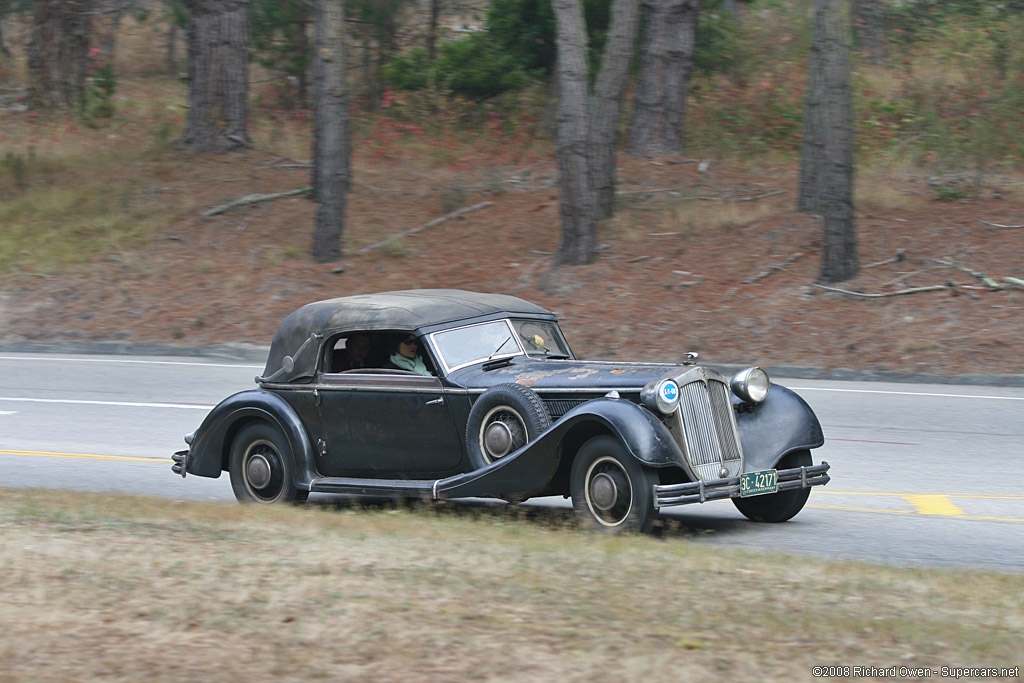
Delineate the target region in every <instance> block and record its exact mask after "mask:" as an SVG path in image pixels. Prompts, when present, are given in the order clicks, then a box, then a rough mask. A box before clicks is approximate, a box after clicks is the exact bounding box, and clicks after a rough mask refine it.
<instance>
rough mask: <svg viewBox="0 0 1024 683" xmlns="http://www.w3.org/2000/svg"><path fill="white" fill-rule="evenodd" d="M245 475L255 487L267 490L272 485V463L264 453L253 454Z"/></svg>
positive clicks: (246, 466) (247, 464)
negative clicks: (268, 485)
mask: <svg viewBox="0 0 1024 683" xmlns="http://www.w3.org/2000/svg"><path fill="white" fill-rule="evenodd" d="M245 475H246V478H247V479H248V480H249V483H250V484H252V485H253V486H254V487H256V488H258V489H262V488H265V487H266V486H267V484H269V483H270V475H271V470H270V461H269V460H267V457H266V456H265V455H263V454H262V453H253V454H252V456H250V458H249V462H248V463H246V465H245Z"/></svg>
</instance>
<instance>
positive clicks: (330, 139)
mask: <svg viewBox="0 0 1024 683" xmlns="http://www.w3.org/2000/svg"><path fill="white" fill-rule="evenodd" d="M315 12H316V17H315V26H316V38H315V40H316V49H315V50H314V58H313V97H314V100H315V112H314V135H315V139H314V143H313V197H314V199H315V200H316V202H317V209H316V229H315V230H314V231H313V248H312V256H313V258H314V259H315V260H316V261H319V262H321V263H323V262H325V261H333V260H335V259H337V258H338V257H339V256H341V235H342V232H343V231H344V228H345V195H346V194H347V193H348V185H349V130H348V102H347V99H348V98H347V93H346V90H345V42H344V37H343V33H342V31H343V30H344V20H345V6H344V1H343V0H316V6H315Z"/></svg>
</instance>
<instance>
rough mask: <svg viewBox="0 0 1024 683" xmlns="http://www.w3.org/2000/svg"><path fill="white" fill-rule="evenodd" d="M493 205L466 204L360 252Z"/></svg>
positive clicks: (487, 203) (361, 250)
mask: <svg viewBox="0 0 1024 683" xmlns="http://www.w3.org/2000/svg"><path fill="white" fill-rule="evenodd" d="M493 205H494V202H480V203H479V204H474V205H473V206H464V207H462V208H461V209H456V210H455V211H452V212H451V213H446V214H445V215H443V216H439V217H437V218H435V219H434V220H432V221H427V222H426V223H424V224H423V225H417V226H416V227H415V228H409V229H408V230H406V231H405V232H400V233H398V234H397V235H392V236H391V237H388V238H387V239H383V240H381V241H380V242H374V243H373V244H371V245H369V246H365V247H363V248H362V249H360V250H359V252H358V253H360V254H365V253H367V252H369V251H373V250H374V249H379V248H380V247H383V246H385V245H387V244H391V243H392V242H394V241H396V240H400V239H402V238H403V237H407V236H409V235H415V234H416V233H418V232H420V231H422V230H426V229H427V228H432V227H434V226H435V225H439V224H441V223H444V222H445V221H446V220H449V219H451V218H455V217H456V216H461V215H463V214H467V213H470V212H472V211H479V210H480V209H486V208H487V207H488V206H493Z"/></svg>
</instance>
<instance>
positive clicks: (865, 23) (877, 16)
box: [854, 0, 885, 64]
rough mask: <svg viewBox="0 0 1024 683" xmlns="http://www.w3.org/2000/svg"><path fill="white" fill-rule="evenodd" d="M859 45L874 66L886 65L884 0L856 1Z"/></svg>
mask: <svg viewBox="0 0 1024 683" xmlns="http://www.w3.org/2000/svg"><path fill="white" fill-rule="evenodd" d="M854 3H855V7H856V9H855V12H856V17H855V21H854V25H855V26H856V29H857V45H858V47H859V48H860V49H861V50H863V51H864V52H865V53H866V54H867V58H868V61H870V62H871V63H872V64H884V63H885V27H884V24H883V21H884V18H885V4H884V3H883V0H854Z"/></svg>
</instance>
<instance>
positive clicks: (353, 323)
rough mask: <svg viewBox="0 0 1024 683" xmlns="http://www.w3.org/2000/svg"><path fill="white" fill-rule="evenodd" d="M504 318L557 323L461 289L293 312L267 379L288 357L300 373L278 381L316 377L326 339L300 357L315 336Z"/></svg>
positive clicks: (530, 307)
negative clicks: (510, 316)
mask: <svg viewBox="0 0 1024 683" xmlns="http://www.w3.org/2000/svg"><path fill="white" fill-rule="evenodd" d="M503 313H504V314H511V315H528V316H531V317H534V316H542V317H545V318H554V315H553V314H552V313H551V311H549V310H547V309H546V308H542V307H540V306H537V305H536V304H531V303H530V302H529V301H524V300H523V299H520V298H518V297H514V296H507V295H505V294H481V293H478V292H466V291H463V290H460V289H409V290H404V291H398V292H381V293H379V294H359V295H356V296H346V297H340V298H337V299H327V300H325V301H316V302H314V303H311V304H306V305H305V306H303V307H302V308H299V309H298V310H296V311H295V312H293V313H291V314H290V315H289V316H288V317H287V318H285V319H284V322H282V323H281V327H280V328H279V329H278V330H277V334H275V335H274V341H273V342H272V343H271V346H270V355H269V356H268V357H267V367H266V369H265V370H264V371H263V377H264V378H265V379H267V380H269V379H270V377H271V376H272V375H273V374H274V373H278V371H279V370H282V362H283V360H284V357H285V356H292V357H293V359H294V368H293V369H291V370H287V369H285V371H284V372H282V373H280V374H278V375H277V376H275V377H274V378H273V381H276V382H287V381H289V380H292V379H296V378H299V377H310V376H312V375H313V373H314V372H315V370H316V359H317V352H318V351H319V349H320V344H321V343H322V341H323V340H317V341H315V342H310V343H309V344H307V346H306V348H304V349H303V350H302V352H301V353H298V351H299V348H300V347H301V346H302V344H303V342H305V341H306V340H307V339H309V337H310V335H311V334H318V335H324V336H325V337H326V336H329V335H331V334H334V333H337V332H352V331H356V330H371V331H372V330H420V329H423V328H429V327H432V326H434V325H445V324H448V323H454V322H459V321H462V320H469V319H472V318H480V317H483V316H490V315H496V314H503Z"/></svg>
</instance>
